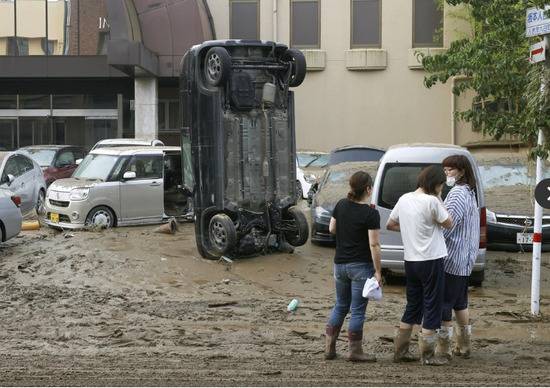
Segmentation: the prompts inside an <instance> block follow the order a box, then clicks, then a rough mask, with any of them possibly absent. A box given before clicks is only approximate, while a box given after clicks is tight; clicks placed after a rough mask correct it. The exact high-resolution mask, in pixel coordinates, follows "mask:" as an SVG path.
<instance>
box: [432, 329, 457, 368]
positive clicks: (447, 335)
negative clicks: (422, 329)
mask: <svg viewBox="0 0 550 388" xmlns="http://www.w3.org/2000/svg"><path fill="white" fill-rule="evenodd" d="M451 338H453V328H452V327H445V326H444V327H442V328H441V329H439V331H438V332H437V345H436V347H435V355H436V356H438V357H444V358H446V359H447V360H449V361H451V360H452V358H453V353H452V351H451Z"/></svg>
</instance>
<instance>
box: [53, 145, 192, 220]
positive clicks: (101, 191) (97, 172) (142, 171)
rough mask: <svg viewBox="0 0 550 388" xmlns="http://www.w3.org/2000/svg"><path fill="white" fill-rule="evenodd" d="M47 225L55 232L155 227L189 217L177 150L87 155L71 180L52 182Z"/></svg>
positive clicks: (123, 149) (147, 148)
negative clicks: (171, 220) (81, 229)
mask: <svg viewBox="0 0 550 388" xmlns="http://www.w3.org/2000/svg"><path fill="white" fill-rule="evenodd" d="M45 212H46V214H45V216H46V220H45V221H46V223H47V224H48V225H50V226H54V227H60V228H70V229H77V228H82V227H85V226H104V227H113V226H124V225H139V224H154V223H160V222H162V221H163V220H165V219H166V218H167V217H180V218H191V217H192V211H191V212H190V209H189V201H188V194H187V193H185V192H184V191H183V190H182V162H181V150H180V148H179V147H162V146H156V147H153V146H145V147H144V146H142V147H120V148H99V149H96V150H94V151H91V152H90V153H89V154H88V156H86V158H84V160H83V161H82V162H81V163H80V165H79V166H78V168H77V169H76V170H75V172H74V173H73V175H72V177H71V178H67V179H59V180H57V181H55V182H54V183H52V185H51V186H50V187H49V189H48V192H47V194H46V207H45Z"/></svg>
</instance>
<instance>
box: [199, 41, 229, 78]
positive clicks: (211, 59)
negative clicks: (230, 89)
mask: <svg viewBox="0 0 550 388" xmlns="http://www.w3.org/2000/svg"><path fill="white" fill-rule="evenodd" d="M230 72H231V56H230V55H229V53H228V52H227V50H226V49H224V48H223V47H212V48H211V49H210V50H208V52H207V53H206V57H205V58H204V76H205V79H206V82H207V83H208V84H209V85H212V86H218V85H221V84H223V83H224V82H225V81H226V80H227V79H228V78H229V74H230Z"/></svg>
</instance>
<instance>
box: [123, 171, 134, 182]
mask: <svg viewBox="0 0 550 388" xmlns="http://www.w3.org/2000/svg"><path fill="white" fill-rule="evenodd" d="M122 179H124V180H125V181H129V180H132V179H136V173H135V172H133V171H126V172H125V173H124V175H122Z"/></svg>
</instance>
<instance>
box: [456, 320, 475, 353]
mask: <svg viewBox="0 0 550 388" xmlns="http://www.w3.org/2000/svg"><path fill="white" fill-rule="evenodd" d="M456 329H457V330H456V344H455V348H454V350H453V353H454V355H455V356H458V357H462V358H470V352H471V345H470V342H471V341H470V338H471V336H472V325H457V328H456Z"/></svg>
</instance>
